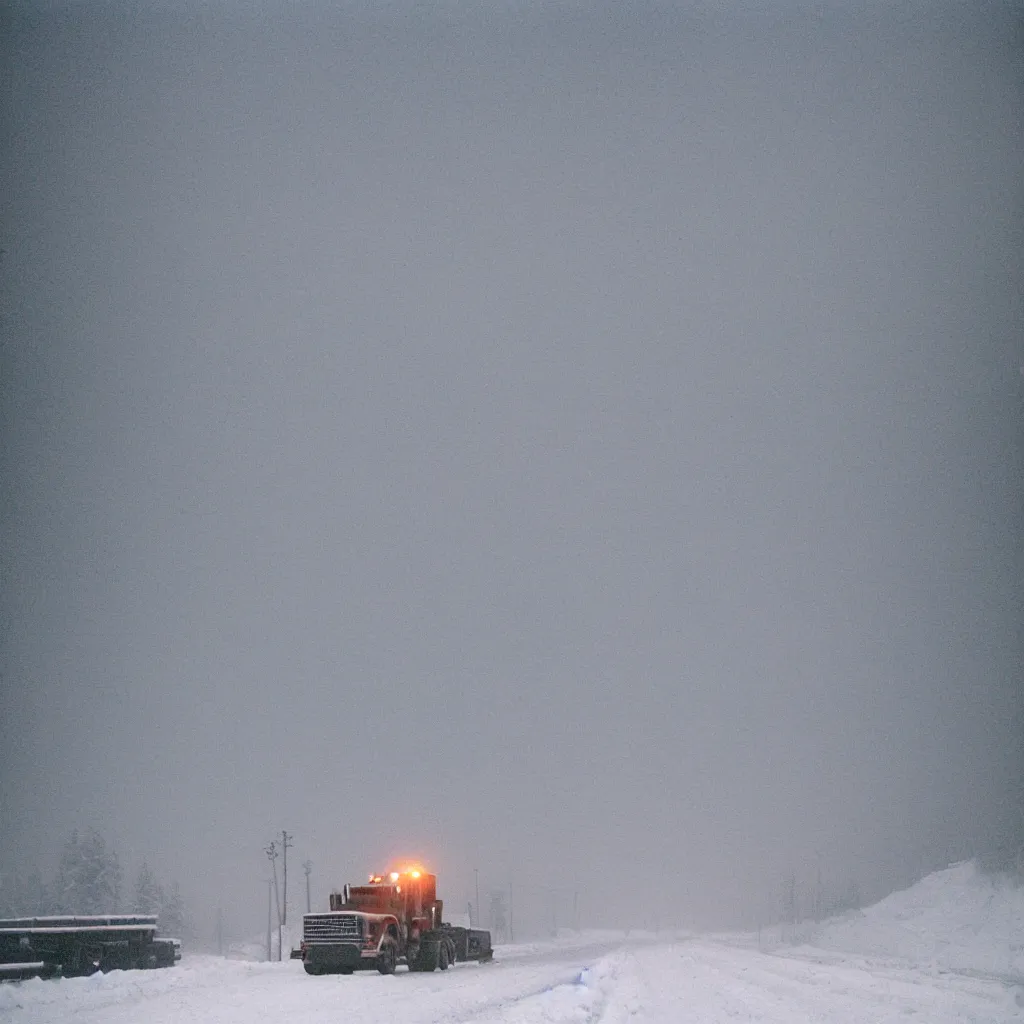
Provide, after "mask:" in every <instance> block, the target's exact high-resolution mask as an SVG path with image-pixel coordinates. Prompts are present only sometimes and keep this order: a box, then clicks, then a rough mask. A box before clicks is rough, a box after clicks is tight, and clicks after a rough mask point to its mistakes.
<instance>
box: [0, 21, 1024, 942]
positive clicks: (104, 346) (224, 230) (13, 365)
mask: <svg viewBox="0 0 1024 1024" xmlns="http://www.w3.org/2000/svg"><path fill="white" fill-rule="evenodd" d="M726 6H727V5H723V8H725V7H726ZM889 6H890V5H887V4H881V3H879V4H866V3H865V4H860V5H853V6H846V5H844V6H840V5H829V6H825V7H814V6H811V5H796V4H786V5H781V6H776V7H771V6H770V5H767V4H766V5H764V6H763V8H762V6H761V5H753V4H748V5H744V9H743V10H742V11H741V12H739V13H737V11H736V10H733V11H732V13H730V14H725V13H723V8H719V7H718V6H717V5H714V4H695V5H692V6H685V7H684V6H683V5H679V6H671V5H664V4H662V5H655V4H646V3H640V4H632V5H623V6H618V5H588V4H582V3H581V4H566V5H559V6H556V7H549V8H547V9H546V10H545V8H543V7H541V5H539V4H538V5H529V6H528V5H524V4H520V3H518V2H513V3H506V4H500V5H498V4H496V5H490V4H484V3H482V2H481V3H466V4H458V5H456V4H449V5H439V6H437V7H436V8H429V7H425V6H423V5H418V6H416V7H415V8H414V7H413V6H412V5H411V4H408V5H407V4H404V3H394V4H390V5H387V6H385V7H382V8H379V9H378V12H377V13H371V11H372V8H371V7H370V6H369V5H367V6H365V7H357V6H354V5H350V6H348V7H344V8H341V9H338V10H335V11H332V12H330V13H327V12H325V11H323V10H321V9H319V8H318V7H316V6H313V5H310V6H304V5H295V4H290V5H287V6H285V5H283V4H282V5H281V6H270V5H264V4H257V5H239V6H230V7H229V6H228V5H223V6H216V5H197V4H188V5H185V4H181V5H177V4H164V5H160V6H158V7H153V8H152V9H148V10H147V9H145V8H142V7H136V6H132V7H129V6H128V5H123V6H122V5H119V4H104V5H100V4H90V3H84V2H83V3H75V4H70V5H11V4H7V5H5V6H4V7H3V8H2V26H3V30H2V31H0V67H2V81H3V87H2V97H3V107H2V121H0V128H2V136H0V231H2V235H0V247H2V249H3V257H2V263H0V296H2V307H0V317H2V321H0V329H2V349H0V359H2V362H0V387H2V393H0V396H2V407H0V415H2V439H3V446H2V455H0V457H2V463H0V538H2V549H0V558H2V561H0V572H2V576H0V579H2V592H0V611H2V620H0V626H2V644H3V648H2V661H0V671H2V705H0V706H2V716H0V816H2V828H0V869H3V870H11V869H12V868H18V867H22V868H23V867H24V866H25V865H27V864H29V863H33V862H36V861H41V862H42V863H43V864H44V866H50V867H52V865H53V863H54V858H55V857H56V854H57V852H58V851H59V849H60V846H61V844H62V842H63V840H64V839H65V838H66V836H67V834H68V832H69V831H70V830H71V828H73V827H79V828H86V827H89V826H92V825H95V826H96V827H98V828H100V829H101V831H103V832H104V833H105V835H106V836H107V838H108V840H109V841H111V842H112V843H114V845H115V846H116V847H117V849H118V851H119V853H120V855H121V857H122V860H123V861H125V862H126V866H128V868H129V871H130V873H131V872H134V870H135V868H136V867H137V865H138V863H139V862H140V861H141V859H142V857H144V856H145V857H148V858H149V860H150V863H151V864H152V865H154V866H155V867H156V868H157V870H159V871H160V872H162V873H164V874H166V875H167V876H170V877H173V876H177V877H179V878H180V879H181V881H182V884H183V888H184V891H185V895H186V897H187V898H188V899H189V900H190V902H191V904H192V908H193V912H194V913H195V916H196V917H197V919H198V920H199V923H200V926H201V928H202V929H205V930H206V931H208V930H209V929H210V928H211V927H212V926H211V925H210V923H209V922H210V920H211V917H210V914H209V913H208V912H207V910H205V909H203V906H204V904H206V903H214V902H216V901H217V900H218V899H220V900H221V901H222V902H223V903H224V904H225V906H226V907H227V908H229V911H228V912H229V915H233V920H232V926H233V927H235V928H237V929H239V930H241V931H244V930H245V929H247V928H252V929H254V930H258V928H259V922H260V920H261V917H260V915H261V913H263V906H264V904H263V899H264V896H263V892H264V890H263V889H262V879H263V878H264V877H265V875H266V861H265V858H264V857H263V855H262V852H261V851H262V847H263V846H264V845H265V844H266V843H267V842H268V841H269V839H270V838H271V837H272V836H273V834H274V833H275V832H278V831H279V830H280V829H281V828H287V829H289V830H290V831H292V832H293V833H294V834H295V836H296V840H295V842H296V846H295V848H294V851H293V858H294V863H295V864H296V865H297V864H298V862H299V861H301V860H302V859H303V858H304V857H306V856H308V857H311V858H312V860H313V861H314V864H315V868H314V881H315V882H316V886H315V891H316V892H317V896H316V900H317V902H318V903H319V904H321V905H322V904H323V903H324V901H325V893H326V890H327V887H328V886H329V885H331V884H332V883H333V884H337V885H340V884H341V883H342V882H344V881H347V880H351V879H358V878H359V877H361V876H362V874H363V873H364V872H366V871H369V870H371V869H374V868H377V869H380V868H383V867H384V866H386V865H387V864H388V863H390V862H391V860H392V858H393V857H404V856H405V855H416V856H420V857H422V858H423V859H424V860H425V861H426V862H427V863H428V865H429V866H430V867H432V868H434V869H435V870H437V872H438V873H439V875H440V876H441V883H440V886H441V889H442V890H443V895H444V896H445V897H446V899H447V900H448V901H449V905H450V906H452V905H455V906H464V905H465V901H466V900H468V899H470V898H472V896H473V869H474V867H477V868H479V870H480V875H481V885H482V887H483V888H484V889H485V890H486V889H487V888H489V887H490V886H492V885H501V884H504V883H505V882H507V880H508V879H509V878H510V877H511V878H513V879H515V881H516V884H517V885H518V886H519V887H520V891H521V893H522V899H523V914H524V920H525V919H526V918H528V916H529V914H530V913H533V914H534V916H535V917H536V918H537V919H538V920H539V919H540V915H541V911H540V909H539V908H540V907H541V905H542V904H543V902H544V899H545V897H544V895H543V894H544V890H545V889H546V888H550V889H552V890H555V891H557V892H558V893H560V894H563V895H560V896H559V897H558V898H559V899H565V898H566V897H565V896H564V894H565V893H568V892H571V891H573V890H575V889H577V888H578V889H579V891H580V892H581V901H582V907H583V911H584V915H585V920H586V921H588V922H590V923H613V922H615V921H623V920H625V918H626V916H627V914H628V913H631V914H632V917H633V923H639V922H640V921H642V920H650V919H651V917H652V916H657V915H658V914H660V915H661V919H662V923H664V922H665V920H666V919H667V918H669V916H672V917H674V918H675V919H676V920H679V921H684V922H685V921H698V922H719V923H720V922H726V921H734V920H739V919H741V918H742V917H744V915H745V918H746V919H747V920H752V919H753V917H754V916H756V915H757V914H759V913H764V912H765V911H766V908H767V909H772V908H775V907H777V905H778V900H779V893H780V890H781V886H782V879H783V878H784V876H785V875H786V874H787V873H788V872H790V871H793V872H795V873H796V874H797V876H798V878H800V879H801V881H802V882H803V881H804V880H807V879H809V878H811V877H812V873H813V872H815V871H816V869H817V865H818V864H821V865H822V866H823V870H824V871H825V873H826V876H827V879H828V883H829V884H830V885H836V886H840V885H842V886H845V884H846V883H847V882H848V881H856V882H857V883H859V884H860V885H861V887H862V888H863V889H864V890H865V891H867V892H872V893H880V892H883V891H885V889H886V887H891V886H892V885H895V884H899V883H903V882H905V881H908V880H909V879H910V878H912V877H913V876H914V874H915V873H916V872H918V871H920V870H925V869H927V868H931V867H934V866H937V865H938V864H941V863H944V862H945V861H948V860H949V859H955V858H959V857H963V856H966V855H970V854H971V853H973V852H974V851H975V850H978V849H984V848H987V847H988V846H991V845H992V844H993V843H994V842H996V841H997V840H998V839H999V838H1000V836H1002V835H1003V834H1004V833H1005V830H1006V829H1007V828H1010V827H1012V826H1013V823H1014V822H1017V823H1018V825H1019V821H1020V815H1021V811H1020V808H1021V801H1020V779H1021V770H1022V760H1021V743H1022V736H1024V720H1022V718H1021V714H1020V712H1021V665H1022V653H1024V652H1022V643H1021V641H1022V634H1021V623H1022V621H1024V619H1022V602H1021V596H1022V595H1021V580H1022V578H1024V576H1022V574H1024V556H1022V541H1021V537H1022V533H1021V529H1022V515H1021V513H1022V504H1024V503H1022V495H1024V486H1022V475H1024V474H1022V469H1024V466H1022V458H1021V450H1022V418H1021V402H1022V397H1024V370H1022V367H1024V346H1022V335H1021V325H1022V302H1021V296H1022V294H1024V288H1022V285H1024V281H1022V275H1021V252H1022V224H1024V221H1022V181H1024V175H1022V165H1024V142H1022V139H1024V133H1022V130H1021V111H1022V110H1024V87H1022V82H1024V76H1022V66H1024V65H1022V60H1024V34H1022V31H1021V26H1022V24H1024V19H1022V8H1021V5H1019V4H1015V3H1003V4H995V3H993V4H972V5H961V4H948V5H946V4H939V3H935V4H926V3H919V4H904V5H894V6H895V7H896V8H898V9H897V10H896V11H891V10H888V8H889ZM766 10H767V11H768V12H769V13H765V12H766ZM759 12H760V13H759ZM1014 801H1016V803H1014ZM648 882H649V883H650V884H648ZM665 903H669V904H671V905H673V906H674V907H675V908H676V909H674V910H672V911H667V910H664V909H662V910H660V911H658V910H657V909H656V908H658V906H659V905H664V904H665ZM293 905H294V904H293ZM531 906H532V907H533V910H531V909H530V908H531Z"/></svg>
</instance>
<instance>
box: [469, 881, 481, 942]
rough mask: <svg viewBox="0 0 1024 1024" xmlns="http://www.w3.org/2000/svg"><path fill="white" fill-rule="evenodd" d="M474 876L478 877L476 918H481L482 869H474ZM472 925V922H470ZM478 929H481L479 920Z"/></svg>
mask: <svg viewBox="0 0 1024 1024" xmlns="http://www.w3.org/2000/svg"><path fill="white" fill-rule="evenodd" d="M473 874H474V875H475V876H476V916H477V918H479V917H480V869H479V868H473ZM470 923H472V922H470ZM476 926H477V928H479V927H480V921H479V920H477V923H476Z"/></svg>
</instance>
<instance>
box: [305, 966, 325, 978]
mask: <svg viewBox="0 0 1024 1024" xmlns="http://www.w3.org/2000/svg"><path fill="white" fill-rule="evenodd" d="M302 966H303V968H304V969H305V971H306V973H307V974H312V975H314V976H315V977H316V976H319V975H321V974H323V973H324V972H323V969H322V968H320V967H317V965H316V964H303V965H302Z"/></svg>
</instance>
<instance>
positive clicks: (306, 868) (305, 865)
mask: <svg viewBox="0 0 1024 1024" xmlns="http://www.w3.org/2000/svg"><path fill="white" fill-rule="evenodd" d="M302 870H303V871H304V872H305V873H306V913H307V914H308V913H310V906H309V873H310V872H311V871H312V870H313V862H312V861H311V860H307V861H305V862H304V863H303V865H302Z"/></svg>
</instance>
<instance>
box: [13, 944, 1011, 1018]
mask: <svg viewBox="0 0 1024 1024" xmlns="http://www.w3.org/2000/svg"><path fill="white" fill-rule="evenodd" d="M501 953H502V959H501V960H500V961H498V962H495V963H493V964H489V965H478V964H460V965H458V966H457V967H456V968H454V969H453V970H451V971H449V972H448V973H447V974H441V973H436V974H432V975H412V974H408V973H406V972H405V971H404V970H402V969H400V970H399V972H398V973H397V974H396V975H394V976H392V977H381V976H380V975H378V974H376V973H368V974H358V975H355V976H353V977H349V978H343V977H324V978H309V977H307V976H306V975H305V974H304V972H303V971H302V968H301V966H300V965H299V964H298V963H295V962H285V963H281V964H276V963H269V964H259V963H243V962H238V961H231V960H223V959H220V958H216V957H190V958H186V960H184V961H183V962H182V963H181V964H180V965H179V966H178V967H176V968H173V969H170V970H164V971H153V972H142V971H135V972H114V973H112V974H109V975H105V976H104V975H96V976H94V977H92V978H78V979H70V980H60V981H48V982H44V981H38V980H37V981H31V982H24V983H19V984H7V985H3V986H2V988H0V1018H3V1019H4V1020H8V1021H11V1022H12V1024H55V1022H58V1021H61V1022H65V1021H73V1022H77V1024H136V1022H137V1024H143V1022H145V1024H193V1022H203V1024H263V1022H267V1024H271V1022H273V1024H281V1022H282V1021H302V1022H303V1024H319V1022H324V1024H326V1022H331V1024H338V1022H342V1021H343V1022H345V1024H364V1022H365V1024H370V1022H380V1021H402V1022H403V1024H441V1022H443V1024H542V1022H543V1024H554V1022H561V1021H566V1022H569V1021H571V1022H578V1024H589V1022H594V1024H596V1022H601V1024H626V1022H627V1021H628V1022H630V1024H671V1022H686V1021H694V1022H697V1021H700V1022H707V1024H710V1022H717V1021H723V1022H724V1021H730V1022H735V1021H764V1022H776V1021H778V1022H786V1024H792V1022H800V1021H832V1022H838V1024H845V1022H853V1021H856V1022H866V1021H871V1022H887V1021H893V1022H895V1021H901V1022H905V1021H907V1020H911V1019H913V1020H918V1021H921V1022H929V1024H942V1022H947V1021H948V1022H953V1021H956V1022H980V1021H987V1022H995V1021H1020V1020H1024V1006H1022V1005H1021V1003H1022V1002H1024V1000H1022V998H1021V993H1020V989H1019V987H1018V986H1017V985H1015V984H1013V983H1012V981H1010V980H1008V979H988V978H976V977H971V976H967V975H962V974H956V973H951V972H948V971H940V970H937V969H927V968H924V967H910V966H907V965H906V964H901V963H900V962H899V961H888V960H878V959H873V960H865V959H863V958H857V957H855V956H852V955H849V956H844V957H836V956H830V957H827V958H822V960H821V961H817V960H815V959H814V958H810V957H808V956H807V955H806V951H804V952H803V954H802V955H799V956H793V955H779V954H778V953H762V952H759V951H757V950H756V949H749V948H742V947H739V946H732V945H728V944H724V943H719V942H713V941H708V940H704V939H690V940H685V939H684V940H677V941H674V942H671V943H653V942H644V943H643V944H636V943H625V944H624V943H623V942H622V940H619V942H618V943H617V944H615V945H613V944H611V943H609V942H607V941H605V942H600V943H595V942H591V943H589V944H587V945H579V946H575V947H565V948H559V949H548V950H539V949H536V948H531V947H506V948H505V949H504V950H502V951H501Z"/></svg>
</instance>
